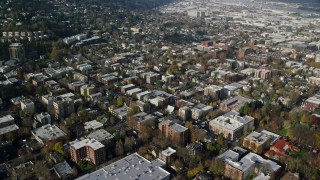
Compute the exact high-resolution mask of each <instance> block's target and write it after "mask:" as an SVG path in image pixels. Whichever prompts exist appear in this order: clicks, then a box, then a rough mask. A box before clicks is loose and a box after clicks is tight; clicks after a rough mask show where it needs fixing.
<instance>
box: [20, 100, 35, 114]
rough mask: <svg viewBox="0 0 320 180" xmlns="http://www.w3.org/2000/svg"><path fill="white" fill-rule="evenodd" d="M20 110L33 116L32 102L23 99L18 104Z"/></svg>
mask: <svg viewBox="0 0 320 180" xmlns="http://www.w3.org/2000/svg"><path fill="white" fill-rule="evenodd" d="M20 105H21V109H22V110H23V111H25V112H27V113H30V114H33V113H34V111H35V107H34V102H33V101H31V100H30V99H25V100H23V101H21V102H20Z"/></svg>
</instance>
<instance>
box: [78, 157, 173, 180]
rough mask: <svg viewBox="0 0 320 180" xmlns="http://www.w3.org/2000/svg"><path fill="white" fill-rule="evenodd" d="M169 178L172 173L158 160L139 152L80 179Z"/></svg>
mask: <svg viewBox="0 0 320 180" xmlns="http://www.w3.org/2000/svg"><path fill="white" fill-rule="evenodd" d="M169 178H170V173H169V172H167V171H166V170H164V169H162V168H161V167H160V164H159V163H158V162H156V163H153V162H150V161H148V160H147V159H145V158H143V157H142V156H140V155H139V154H138V153H134V154H131V155H129V156H126V157H124V158H122V159H120V160H118V161H116V162H114V163H112V164H110V165H107V166H105V167H103V168H101V169H99V170H97V171H95V172H92V173H90V174H86V175H84V176H82V177H80V178H78V180H86V179H87V180H89V179H90V180H91V179H95V180H105V179H108V180H126V179H128V180H129V179H139V180H151V179H155V180H164V179H169Z"/></svg>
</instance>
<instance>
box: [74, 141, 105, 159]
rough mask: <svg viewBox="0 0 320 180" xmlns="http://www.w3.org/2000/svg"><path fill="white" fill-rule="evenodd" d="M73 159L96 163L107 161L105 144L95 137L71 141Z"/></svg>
mask: <svg viewBox="0 0 320 180" xmlns="http://www.w3.org/2000/svg"><path fill="white" fill-rule="evenodd" d="M70 155H71V160H72V161H74V162H76V163H79V162H80V161H81V160H89V161H90V162H92V163H93V164H95V165H98V164H102V163H104V162H105V161H106V150H105V146H104V145H103V144H102V143H100V142H99V141H97V140H95V139H82V140H75V141H73V142H70Z"/></svg>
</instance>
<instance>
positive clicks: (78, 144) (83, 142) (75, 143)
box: [70, 139, 104, 150]
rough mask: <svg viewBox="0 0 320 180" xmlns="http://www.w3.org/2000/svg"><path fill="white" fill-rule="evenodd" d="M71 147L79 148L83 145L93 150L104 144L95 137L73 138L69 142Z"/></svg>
mask: <svg viewBox="0 0 320 180" xmlns="http://www.w3.org/2000/svg"><path fill="white" fill-rule="evenodd" d="M70 144H71V147H73V148H74V149H81V148H83V147H87V146H88V147H91V148H92V149H93V150H98V149H100V148H103V147H104V145H103V144H101V143H100V142H99V141H97V140H95V139H83V140H75V141H73V142H71V143H70Z"/></svg>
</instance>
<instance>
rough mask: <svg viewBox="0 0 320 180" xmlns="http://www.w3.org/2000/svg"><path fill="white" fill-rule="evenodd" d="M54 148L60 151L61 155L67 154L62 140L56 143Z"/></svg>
mask: <svg viewBox="0 0 320 180" xmlns="http://www.w3.org/2000/svg"><path fill="white" fill-rule="evenodd" d="M54 150H55V151H57V152H58V153H60V154H61V155H63V156H64V155H65V151H64V148H63V143H62V142H57V143H56V144H55V145H54Z"/></svg>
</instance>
